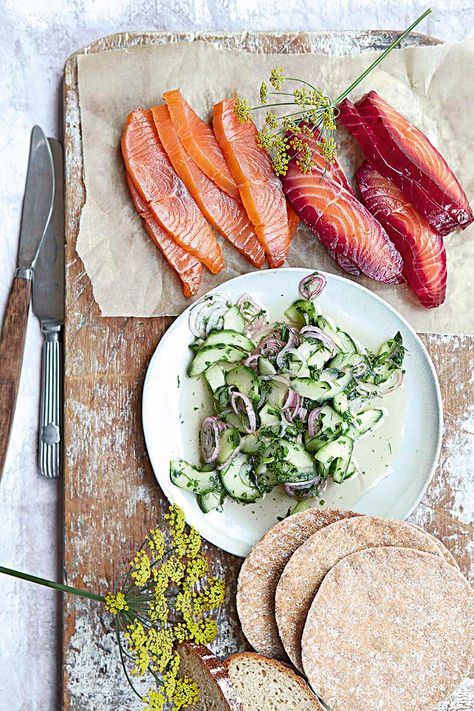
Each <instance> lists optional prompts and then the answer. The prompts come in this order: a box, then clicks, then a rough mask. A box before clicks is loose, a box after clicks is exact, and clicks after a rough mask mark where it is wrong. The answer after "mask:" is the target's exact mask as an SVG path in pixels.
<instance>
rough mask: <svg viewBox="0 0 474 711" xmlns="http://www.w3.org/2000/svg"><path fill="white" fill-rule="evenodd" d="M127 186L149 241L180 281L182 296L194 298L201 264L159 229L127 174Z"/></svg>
mask: <svg viewBox="0 0 474 711" xmlns="http://www.w3.org/2000/svg"><path fill="white" fill-rule="evenodd" d="M127 184H128V189H129V190H130V195H131V197H132V202H133V204H134V205H135V209H136V211H137V212H138V214H139V215H140V217H141V218H142V220H143V222H144V224H145V229H146V231H147V232H148V235H149V236H150V238H151V240H152V241H153V242H154V244H155V245H156V246H157V247H158V249H159V250H160V251H161V252H162V253H163V256H164V258H165V259H166V261H167V262H168V264H169V265H170V267H171V268H172V269H173V270H174V271H175V272H176V274H177V275H178V276H179V278H180V279H181V285H182V289H183V294H184V296H186V297H188V298H189V297H190V296H194V295H195V294H197V292H198V291H199V287H200V286H201V278H202V264H201V262H200V261H199V259H196V257H192V256H191V255H190V254H188V253H187V252H186V251H185V250H184V249H183V248H182V247H180V246H179V244H177V243H176V242H175V241H174V239H173V238H172V237H170V235H169V234H168V233H167V232H165V231H164V229H163V228H162V227H160V225H159V223H158V222H157V221H156V219H155V217H154V216H153V214H152V212H151V210H150V208H149V207H148V205H147V204H146V202H145V200H143V198H142V197H141V195H140V193H139V192H138V190H137V189H136V187H135V185H134V183H133V180H132V179H131V177H130V176H129V174H128V173H127Z"/></svg>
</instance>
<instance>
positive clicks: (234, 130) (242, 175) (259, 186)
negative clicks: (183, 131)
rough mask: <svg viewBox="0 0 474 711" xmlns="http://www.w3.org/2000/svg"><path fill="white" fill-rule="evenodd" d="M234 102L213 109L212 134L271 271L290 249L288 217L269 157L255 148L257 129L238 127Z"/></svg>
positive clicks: (249, 124)
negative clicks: (227, 166)
mask: <svg viewBox="0 0 474 711" xmlns="http://www.w3.org/2000/svg"><path fill="white" fill-rule="evenodd" d="M234 106H235V99H224V101H221V102H220V103H219V104H216V105H215V106H214V124H213V125H214V132H215V135H216V138H217V141H218V143H219V145H220V147H221V149H222V152H223V153H224V156H225V159H226V161H227V164H228V165H229V168H230V170H231V173H232V175H233V176H234V179H235V181H236V183H237V185H238V186H239V191H240V197H241V198H242V202H243V204H244V207H245V209H246V211H247V215H248V216H249V218H250V220H251V222H252V223H253V225H254V227H255V232H256V233H257V237H258V239H259V240H260V244H261V245H262V247H263V249H264V250H265V253H266V255H267V259H268V263H269V265H270V266H271V267H281V266H282V265H283V264H284V263H285V260H286V256H287V254H288V249H289V247H290V234H289V227H288V214H287V209H286V201H285V196H284V194H283V190H282V186H281V182H280V180H279V179H278V178H277V176H276V175H275V173H274V172H273V167H272V162H271V160H270V156H269V155H268V153H267V152H266V151H263V150H261V149H260V148H259V147H258V146H257V141H256V138H257V128H256V126H255V124H254V123H253V122H252V121H245V122H244V123H241V122H240V120H239V119H238V118H237V116H236V114H235V111H234Z"/></svg>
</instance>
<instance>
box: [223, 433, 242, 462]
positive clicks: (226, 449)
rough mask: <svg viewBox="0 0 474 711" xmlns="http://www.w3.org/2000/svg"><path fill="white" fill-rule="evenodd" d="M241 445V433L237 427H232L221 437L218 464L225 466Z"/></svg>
mask: <svg viewBox="0 0 474 711" xmlns="http://www.w3.org/2000/svg"><path fill="white" fill-rule="evenodd" d="M239 444H240V432H239V430H238V429H236V428H235V427H231V428H229V429H227V430H224V432H223V433H222V435H221V440H220V443H219V452H218V454H217V463H218V464H225V462H226V461H227V460H228V459H229V457H230V456H231V454H232V452H234V451H235V450H236V449H237V447H238V446H239Z"/></svg>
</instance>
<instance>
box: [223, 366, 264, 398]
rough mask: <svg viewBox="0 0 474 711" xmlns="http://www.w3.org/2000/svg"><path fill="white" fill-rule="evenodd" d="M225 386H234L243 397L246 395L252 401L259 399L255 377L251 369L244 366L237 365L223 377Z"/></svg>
mask: <svg viewBox="0 0 474 711" xmlns="http://www.w3.org/2000/svg"><path fill="white" fill-rule="evenodd" d="M225 381H226V383H227V385H235V387H236V388H237V390H238V391H239V392H241V393H244V395H248V397H250V398H251V399H252V400H258V398H259V397H260V393H259V387H258V380H257V376H256V375H255V373H254V372H253V370H252V368H248V367H247V366H246V365H237V366H236V367H235V368H232V370H229V371H227V373H226V375H225Z"/></svg>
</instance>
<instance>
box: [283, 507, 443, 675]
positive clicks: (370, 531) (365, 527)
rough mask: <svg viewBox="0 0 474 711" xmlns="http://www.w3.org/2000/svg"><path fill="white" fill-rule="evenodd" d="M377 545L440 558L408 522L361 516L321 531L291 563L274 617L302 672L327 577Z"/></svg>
mask: <svg viewBox="0 0 474 711" xmlns="http://www.w3.org/2000/svg"><path fill="white" fill-rule="evenodd" d="M379 546H400V547H402V548H416V549H418V550H421V551H425V552H427V553H433V554H435V555H439V556H440V557H441V553H440V551H439V548H438V546H437V544H436V543H435V541H434V539H433V538H432V537H431V536H428V535H427V534H425V532H424V531H422V530H421V529H419V528H416V527H415V526H411V525H410V524H409V523H405V522H403V521H390V520H388V519H384V518H378V517H375V516H358V517H357V518H352V519H347V520H342V521H336V522H335V523H332V524H331V525H330V526H326V527H325V528H322V529H321V530H319V531H317V532H316V533H314V534H313V535H312V536H310V537H309V538H308V539H307V540H306V541H305V542H304V543H303V544H302V545H301V546H300V547H299V548H298V549H297V550H296V551H295V552H294V553H293V555H292V556H291V558H290V559H289V561H288V563H287V564H286V566H285V569H284V570H283V572H282V574H281V577H280V580H279V582H278V585H277V588H276V592H275V617H276V621H277V626H278V632H279V635H280V639H281V641H282V643H283V646H284V648H285V651H286V653H287V655H288V656H289V658H290V659H291V661H292V662H293V664H294V665H295V667H296V668H297V669H299V670H300V671H302V669H303V667H302V663H301V635H302V634H303V628H304V625H305V622H306V615H307V614H308V611H309V608H310V607H311V603H312V602H313V598H314V596H315V595H316V592H317V590H318V588H319V586H320V585H321V583H322V581H323V578H324V576H325V575H326V573H327V572H328V571H329V570H330V569H331V568H332V567H333V566H334V565H336V563H338V562H339V561H340V560H341V559H342V558H345V557H346V556H347V555H350V554H351V553H356V551H361V550H364V548H375V547H379Z"/></svg>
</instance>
